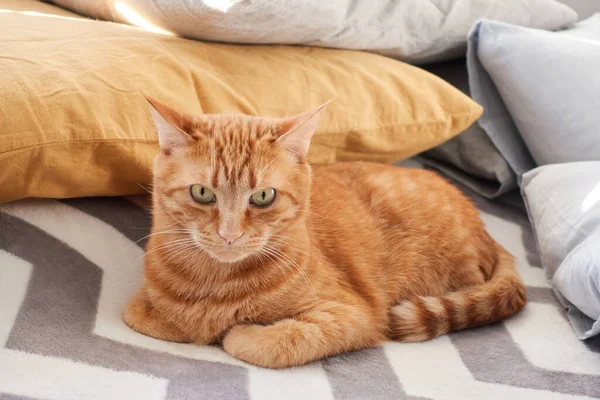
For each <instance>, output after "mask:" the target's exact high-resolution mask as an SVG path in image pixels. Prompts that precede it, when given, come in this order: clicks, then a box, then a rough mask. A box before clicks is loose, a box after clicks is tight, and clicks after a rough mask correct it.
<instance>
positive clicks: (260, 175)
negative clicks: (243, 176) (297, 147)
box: [256, 156, 279, 182]
mask: <svg viewBox="0 0 600 400" xmlns="http://www.w3.org/2000/svg"><path fill="white" fill-rule="evenodd" d="M278 158H279V156H277V157H275V158H273V159H272V160H271V161H269V162H268V163H267V165H265V166H264V167H263V168H262V169H261V170H260V172H259V173H258V174H257V179H256V180H257V181H259V182H260V181H261V180H262V175H263V173H264V172H265V170H266V169H267V168H268V167H269V165H271V164H273V162H274V161H275V160H277V159H278Z"/></svg>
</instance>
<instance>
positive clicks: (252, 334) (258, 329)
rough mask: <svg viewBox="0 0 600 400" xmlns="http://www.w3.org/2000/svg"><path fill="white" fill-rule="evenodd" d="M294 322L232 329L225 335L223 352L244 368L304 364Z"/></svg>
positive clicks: (299, 333)
mask: <svg viewBox="0 0 600 400" xmlns="http://www.w3.org/2000/svg"><path fill="white" fill-rule="evenodd" d="M301 330H302V329H301V328H300V327H299V326H297V325H296V324H295V321H281V322H278V323H277V324H275V325H268V326H262V325H235V326H234V327H233V328H231V330H230V331H229V332H228V333H227V335H225V338H224V339H223V348H224V349H225V351H226V352H227V353H228V354H229V355H231V356H232V357H235V358H237V359H240V360H242V361H245V362H247V363H248V364H253V365H257V366H259V367H265V368H273V369H280V368H287V367H292V366H295V365H301V364H305V363H306V362H308V361H312V360H309V359H306V358H305V357H304V356H303V351H302V348H298V346H297V345H298V344H300V343H298V342H297V341H296V340H295V338H297V335H301V336H303V333H302V332H300V331H301Z"/></svg>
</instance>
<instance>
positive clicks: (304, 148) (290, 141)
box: [277, 99, 333, 160]
mask: <svg viewBox="0 0 600 400" xmlns="http://www.w3.org/2000/svg"><path fill="white" fill-rule="evenodd" d="M332 101H333V99H331V100H328V101H327V102H326V103H324V104H322V105H320V106H319V107H317V108H315V109H314V110H310V111H306V112H303V113H301V114H298V115H295V116H293V117H289V118H285V119H284V120H283V121H282V123H281V125H280V127H281V131H282V135H281V136H280V137H279V138H278V139H277V143H278V144H279V145H280V146H281V147H283V148H284V149H285V150H287V151H289V152H290V153H292V154H293V155H294V156H296V157H298V158H299V159H301V160H303V159H304V158H305V157H306V154H307V153H308V148H309V147H310V140H311V138H312V136H313V134H314V133H315V131H316V130H317V126H318V125H319V120H320V119H321V116H322V115H323V113H324V112H325V108H326V107H327V105H328V104H329V103H331V102H332Z"/></svg>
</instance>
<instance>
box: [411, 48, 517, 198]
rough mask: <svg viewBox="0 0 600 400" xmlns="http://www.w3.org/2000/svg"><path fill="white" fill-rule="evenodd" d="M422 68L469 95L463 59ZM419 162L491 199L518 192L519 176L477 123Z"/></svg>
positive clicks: (423, 156)
mask: <svg viewBox="0 0 600 400" xmlns="http://www.w3.org/2000/svg"><path fill="white" fill-rule="evenodd" d="M423 68H424V69H426V70H427V71H429V72H431V73H433V74H435V75H437V76H439V77H440V78H442V79H444V80H445V81H447V82H449V83H450V84H452V85H453V86H454V87H456V88H457V89H459V90H461V91H462V92H463V93H465V94H466V95H470V90H469V77H468V73H467V65H466V60H465V59H464V58H462V59H458V60H453V61H448V62H443V63H436V64H430V65H426V66H424V67H423ZM418 159H419V160H420V161H421V162H422V163H423V164H425V165H427V166H428V167H432V168H434V169H436V170H438V171H440V172H442V173H443V174H445V175H447V176H448V177H450V178H452V179H454V180H456V181H459V182H460V183H462V184H463V185H465V186H467V187H468V188H470V189H471V190H473V191H475V192H476V193H478V194H480V195H482V196H484V197H486V198H489V199H493V198H498V197H499V196H501V195H504V194H505V193H507V192H510V191H512V190H514V189H516V188H517V178H516V174H515V173H514V171H513V170H512V169H511V167H510V166H509V165H508V163H507V162H506V160H505V159H504V158H503V157H502V154H501V153H500V152H499V151H498V149H497V148H496V146H495V145H494V144H493V143H492V141H491V140H490V138H489V137H488V136H487V134H486V133H485V131H484V130H483V129H482V128H481V127H480V126H479V124H478V123H474V124H473V125H471V126H470V127H469V128H468V129H467V130H466V131H465V132H463V133H461V134H460V135H458V136H456V137H454V138H453V139H451V140H449V141H447V142H445V143H443V144H441V145H439V146H437V147H435V148H433V149H431V150H429V151H427V152H425V153H422V154H421V155H419V156H418Z"/></svg>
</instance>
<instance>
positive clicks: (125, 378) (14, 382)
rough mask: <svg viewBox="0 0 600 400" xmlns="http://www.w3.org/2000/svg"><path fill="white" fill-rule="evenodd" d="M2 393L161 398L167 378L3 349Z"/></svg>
mask: <svg viewBox="0 0 600 400" xmlns="http://www.w3.org/2000/svg"><path fill="white" fill-rule="evenodd" d="M0 371H1V373H0V392H1V393H9V394H14V395H17V396H26V397H32V398H39V399H48V400H81V399H85V400H106V399H111V400H162V399H164V398H165V397H166V393H167V386H168V381H167V380H165V379H159V378H155V377H152V376H149V375H144V374H139V373H137V372H129V371H113V370H111V369H107V368H102V367H96V366H91V365H87V364H82V363H76V362H73V361H71V360H64V359H59V358H53V357H45V356H40V355H37V354H30V353H24V352H20V351H15V350H7V349H0Z"/></svg>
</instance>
